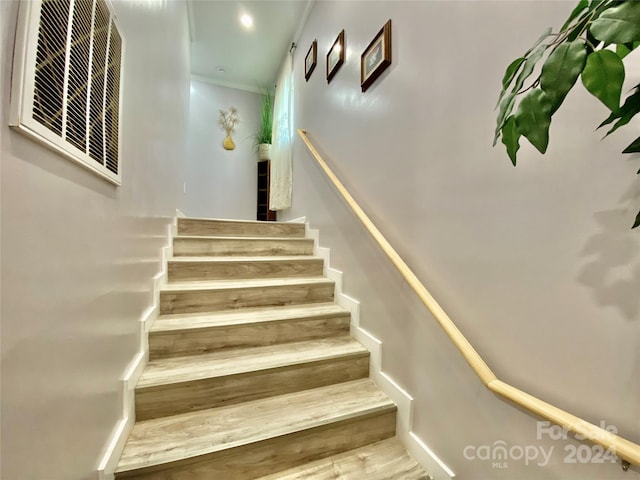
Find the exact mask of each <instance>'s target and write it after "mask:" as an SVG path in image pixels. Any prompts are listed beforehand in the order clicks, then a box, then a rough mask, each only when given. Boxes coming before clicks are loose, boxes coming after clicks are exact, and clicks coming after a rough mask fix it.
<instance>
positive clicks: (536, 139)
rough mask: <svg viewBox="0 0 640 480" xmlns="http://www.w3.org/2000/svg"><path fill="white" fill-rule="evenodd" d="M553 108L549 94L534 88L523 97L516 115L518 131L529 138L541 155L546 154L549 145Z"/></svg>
mask: <svg viewBox="0 0 640 480" xmlns="http://www.w3.org/2000/svg"><path fill="white" fill-rule="evenodd" d="M551 108H552V104H551V100H550V99H549V97H548V96H547V94H546V93H545V92H544V91H543V90H541V89H539V88H534V89H533V90H530V91H529V92H527V93H526V94H525V95H524V97H522V101H521V102H520V105H518V111H517V112H516V114H515V121H516V127H517V128H518V131H519V132H520V133H521V134H522V135H524V136H525V137H527V139H528V140H529V141H530V142H531V144H532V145H533V146H534V147H536V148H537V149H538V151H539V152H540V153H544V152H546V151H547V146H548V145H549V126H550V125H551Z"/></svg>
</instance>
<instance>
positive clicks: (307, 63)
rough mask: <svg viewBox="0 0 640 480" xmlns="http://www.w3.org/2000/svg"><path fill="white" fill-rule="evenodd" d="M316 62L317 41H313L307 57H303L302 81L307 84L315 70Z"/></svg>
mask: <svg viewBox="0 0 640 480" xmlns="http://www.w3.org/2000/svg"><path fill="white" fill-rule="evenodd" d="M317 62H318V41H317V40H314V41H313V43H312V44H311V46H310V47H309V51H308V52H307V56H306V57H304V79H305V80H306V81H307V82H308V81H309V78H311V74H312V73H313V70H314V69H315V68H316V63H317Z"/></svg>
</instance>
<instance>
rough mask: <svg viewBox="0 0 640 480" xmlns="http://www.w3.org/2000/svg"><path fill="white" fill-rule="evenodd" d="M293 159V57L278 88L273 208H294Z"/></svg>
mask: <svg viewBox="0 0 640 480" xmlns="http://www.w3.org/2000/svg"><path fill="white" fill-rule="evenodd" d="M292 156H293V58H292V54H291V53H289V55H288V56H287V58H286V60H285V62H284V65H283V66H282V71H281V72H280V76H279V77H278V84H277V85H276V99H275V102H274V110H273V138H272V145H271V183H270V186H269V187H270V193H269V208H270V209H271V210H284V209H285V208H289V207H291V185H292V179H293V177H292V169H291V160H292Z"/></svg>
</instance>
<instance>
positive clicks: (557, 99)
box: [540, 40, 587, 114]
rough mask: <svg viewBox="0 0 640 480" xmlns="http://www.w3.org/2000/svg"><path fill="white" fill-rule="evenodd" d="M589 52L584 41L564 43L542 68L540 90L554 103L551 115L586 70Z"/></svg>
mask: <svg viewBox="0 0 640 480" xmlns="http://www.w3.org/2000/svg"><path fill="white" fill-rule="evenodd" d="M586 58H587V50H586V48H585V43H584V41H583V40H575V41H573V42H570V43H563V44H562V45H560V46H559V47H558V48H556V49H555V50H554V51H553V52H552V53H551V55H549V57H548V58H547V61H546V62H544V65H543V66H542V73H541V75H540V88H542V90H544V91H545V93H546V94H547V96H548V97H549V99H550V100H551V103H552V109H551V114H553V113H554V112H555V111H556V110H557V109H558V107H560V105H561V104H562V102H563V100H564V98H565V97H566V96H567V93H569V90H571V89H572V88H573V86H574V85H575V83H576V80H578V77H579V76H580V73H581V72H582V70H583V69H584V66H585V62H586Z"/></svg>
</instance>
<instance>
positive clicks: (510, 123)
mask: <svg viewBox="0 0 640 480" xmlns="http://www.w3.org/2000/svg"><path fill="white" fill-rule="evenodd" d="M502 143H503V144H504V146H505V147H507V154H508V155H509V158H510V159H511V163H513V166H514V167H515V166H516V155H517V153H518V150H520V132H519V131H518V128H517V127H516V119H515V117H514V116H513V115H511V116H510V117H509V118H507V121H506V122H505V124H504V127H502Z"/></svg>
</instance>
